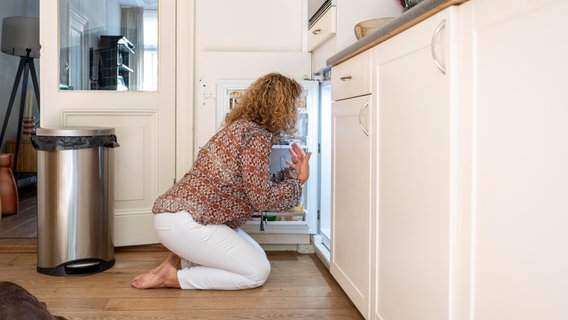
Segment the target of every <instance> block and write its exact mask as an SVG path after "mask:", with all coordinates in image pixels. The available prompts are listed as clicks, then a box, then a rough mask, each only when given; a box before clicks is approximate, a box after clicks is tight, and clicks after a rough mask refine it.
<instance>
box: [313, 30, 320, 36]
mask: <svg viewBox="0 0 568 320" xmlns="http://www.w3.org/2000/svg"><path fill="white" fill-rule="evenodd" d="M322 31H323V30H322V29H315V30H314V31H312V34H314V35H316V36H317V35H318V34H320V33H321V32H322Z"/></svg>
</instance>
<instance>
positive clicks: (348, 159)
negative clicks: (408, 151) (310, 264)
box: [330, 52, 376, 316]
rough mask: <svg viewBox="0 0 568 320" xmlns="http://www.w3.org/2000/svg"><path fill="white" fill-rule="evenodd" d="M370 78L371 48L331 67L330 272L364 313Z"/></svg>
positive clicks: (367, 276)
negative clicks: (369, 50)
mask: <svg viewBox="0 0 568 320" xmlns="http://www.w3.org/2000/svg"><path fill="white" fill-rule="evenodd" d="M370 76H371V55H370V52H364V53H362V54H360V55H358V56H357V57H355V58H352V59H350V60H348V61H346V62H344V63H342V64H340V65H338V66H337V67H335V68H333V70H332V76H331V88H332V90H331V98H332V101H333V102H332V113H331V114H332V119H331V132H332V139H331V166H332V170H331V261H330V272H331V274H332V275H333V276H334V278H335V279H336V280H337V282H338V283H340V284H341V286H342V288H343V290H345V292H346V293H347V295H348V296H349V297H350V298H351V300H352V301H353V303H354V304H355V305H356V306H357V308H358V309H359V310H360V311H361V313H362V314H363V315H364V316H366V315H367V311H366V310H367V308H368V301H369V282H370V281H369V280H370V256H371V251H370V249H371V248H370V244H371V243H370V230H371V225H372V223H371V218H372V217H371V202H372V201H374V200H375V197H373V194H372V190H371V188H372V185H373V183H374V181H375V179H374V178H373V174H372V170H373V168H372V157H371V155H372V146H373V145H376V143H374V141H373V135H372V133H373V132H374V130H375V128H374V125H373V124H372V121H370V120H371V119H373V117H372V115H373V113H374V111H373V110H372V109H371V108H370V106H371V98H372V97H371V77H370ZM354 231H355V232H354Z"/></svg>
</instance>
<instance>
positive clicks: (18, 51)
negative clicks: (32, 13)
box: [2, 17, 40, 58]
mask: <svg viewBox="0 0 568 320" xmlns="http://www.w3.org/2000/svg"><path fill="white" fill-rule="evenodd" d="M27 49H29V50H30V57H32V58H38V57H39V49H40V45H39V19H38V18H30V17H6V18H4V20H3V21H2V52H4V53H7V54H11V55H13V56H20V57H25V56H27V53H28V52H27Z"/></svg>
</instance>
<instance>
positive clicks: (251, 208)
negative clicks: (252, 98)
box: [152, 120, 302, 228]
mask: <svg viewBox="0 0 568 320" xmlns="http://www.w3.org/2000/svg"><path fill="white" fill-rule="evenodd" d="M271 138H272V134H271V133H270V132H268V131H267V130H265V129H263V128H262V127H260V126H259V125H257V124H256V123H254V122H251V121H245V120H238V121H236V122H234V123H233V124H232V125H230V126H229V127H224V128H223V129H221V130H220V131H219V132H217V133H216V134H215V135H214V136H213V138H211V139H210V140H209V142H208V143H207V144H206V145H205V146H204V147H202V148H201V150H200V151H199V154H198V157H197V160H196V161H195V163H194V164H193V167H192V168H191V170H190V171H189V172H188V173H186V174H185V176H184V177H183V178H182V179H181V180H180V181H179V182H177V183H176V184H175V185H174V186H173V187H171V188H170V189H169V190H168V191H167V192H166V193H165V194H163V195H161V196H160V197H158V199H157V200H156V202H155V203H154V208H153V209H152V211H153V212H154V213H164V212H178V211H182V210H185V211H188V212H189V213H191V214H192V216H193V219H194V220H195V221H197V222H198V223H200V224H204V225H206V224H226V225H227V226H229V227H231V228H237V227H239V226H240V225H242V224H243V223H245V222H246V221H247V220H249V219H250V217H251V215H252V213H253V212H258V211H266V210H276V211H281V210H285V209H289V208H291V207H294V206H297V205H298V204H299V200H300V196H301V192H302V188H301V182H300V180H299V179H298V177H297V174H296V172H295V171H294V170H293V169H291V168H286V169H283V170H282V171H280V172H279V173H278V174H277V175H273V176H272V177H271V175H270V171H269V170H270V152H271V151H272V143H271Z"/></svg>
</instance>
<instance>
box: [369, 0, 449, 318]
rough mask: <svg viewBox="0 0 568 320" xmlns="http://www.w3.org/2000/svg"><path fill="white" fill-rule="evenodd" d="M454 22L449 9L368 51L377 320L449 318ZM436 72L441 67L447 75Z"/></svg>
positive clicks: (375, 313) (375, 316)
mask: <svg viewBox="0 0 568 320" xmlns="http://www.w3.org/2000/svg"><path fill="white" fill-rule="evenodd" d="M454 17H455V8H450V9H447V10H445V11H442V12H440V13H438V14H436V15H435V16H433V17H431V18H429V19H427V20H425V21H423V22H422V23H420V24H418V25H416V26H414V27H412V28H411V29H409V30H407V31H405V32H403V33H401V34H399V35H397V36H396V37H394V38H392V39H391V40H389V41H387V42H385V43H383V44H380V45H379V46H377V47H375V48H374V55H375V61H376V62H375V63H376V74H377V83H378V86H377V93H376V97H377V100H378V109H379V113H378V123H379V124H378V127H379V133H378V135H379V169H378V170H379V173H378V176H379V200H378V208H379V212H378V216H379V219H378V239H377V240H378V244H377V245H378V259H377V261H376V262H375V263H376V266H377V268H376V270H377V273H376V279H375V281H374V283H375V299H374V300H375V309H374V310H373V312H374V318H376V319H384V320H395V319H396V320H412V319H422V320H441V319H448V318H449V314H448V313H449V303H450V297H449V295H450V289H449V284H450V282H449V281H450V280H449V278H450V254H451V253H450V249H451V247H450V242H451V237H452V233H451V225H450V221H451V215H452V212H451V211H450V192H451V190H450V178H451V175H450V169H451V163H450V161H451V159H450V151H451V150H450V143H451V140H450V134H451V124H450V121H451V112H452V109H451V102H452V99H451V93H452V91H451V85H452V82H451V79H452V77H453V72H454V71H453V70H451V68H450V67H451V65H452V63H453V54H452V46H453V44H452V41H453V37H454V29H455V28H454V24H455V22H454ZM433 51H434V53H435V55H436V57H435V58H433V55H432V52H433ZM434 59H438V61H437V64H438V66H437V65H436V61H435V60H434ZM439 67H440V68H444V67H445V70H444V71H445V74H444V72H442V71H441V70H440V68H439Z"/></svg>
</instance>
